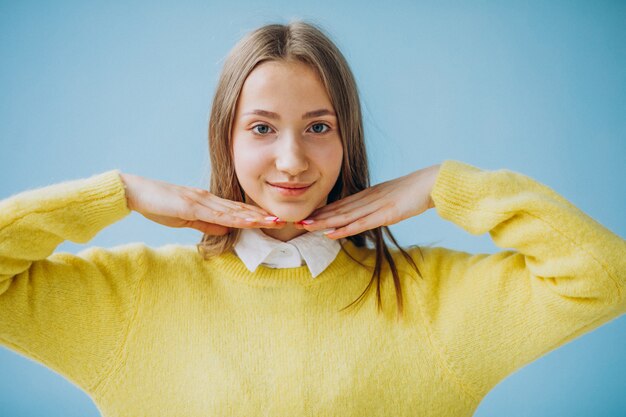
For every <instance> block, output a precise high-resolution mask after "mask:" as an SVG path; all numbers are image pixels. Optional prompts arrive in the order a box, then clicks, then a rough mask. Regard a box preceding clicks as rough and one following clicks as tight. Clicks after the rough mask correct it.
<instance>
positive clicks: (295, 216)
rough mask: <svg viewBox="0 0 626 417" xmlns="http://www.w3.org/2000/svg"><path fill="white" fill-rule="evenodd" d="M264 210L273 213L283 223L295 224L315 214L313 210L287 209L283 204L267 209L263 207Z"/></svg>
mask: <svg viewBox="0 0 626 417" xmlns="http://www.w3.org/2000/svg"><path fill="white" fill-rule="evenodd" d="M263 209H264V210H266V211H268V212H270V213H272V214H273V215H274V216H278V218H279V219H281V220H283V221H286V222H294V223H295V222H299V221H300V220H304V219H306V218H307V217H308V216H309V215H310V214H311V213H313V210H312V209H307V208H300V209H294V208H289V207H285V205H283V204H275V205H269V206H267V207H263Z"/></svg>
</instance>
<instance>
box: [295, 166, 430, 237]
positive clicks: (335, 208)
mask: <svg viewBox="0 0 626 417" xmlns="http://www.w3.org/2000/svg"><path fill="white" fill-rule="evenodd" d="M440 167H441V164H437V165H432V166H430V167H427V168H423V169H420V170H418V171H415V172H412V173H410V174H407V175H404V176H402V177H400V178H396V179H394V180H390V181H385V182H383V183H380V184H377V185H374V186H372V187H369V188H366V189H364V190H362V191H359V192H358V193H356V194H352V195H350V196H348V197H346V198H343V199H341V200H337V201H334V202H332V203H330V204H327V205H325V206H323V207H320V208H319V209H317V210H315V211H313V213H311V215H310V216H309V217H308V218H307V219H306V220H313V223H312V224H310V225H306V224H302V225H296V227H297V228H299V229H300V228H304V229H306V230H307V231H310V232H313V231H316V230H322V229H332V228H334V229H335V231H333V232H331V233H328V234H326V236H327V237H329V238H331V239H338V238H342V237H346V236H351V235H356V234H358V233H361V232H363V231H366V230H369V229H374V228H376V227H379V226H389V225H391V224H395V223H398V222H400V221H402V220H404V219H408V218H409V217H413V216H417V215H418V214H421V213H423V212H425V211H426V210H428V209H429V208H433V207H435V205H434V203H433V200H432V198H431V197H430V193H431V191H432V188H433V185H434V183H435V178H436V177H437V173H438V172H439V168H440Z"/></svg>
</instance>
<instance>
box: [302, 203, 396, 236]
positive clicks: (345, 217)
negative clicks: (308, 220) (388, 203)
mask: <svg viewBox="0 0 626 417" xmlns="http://www.w3.org/2000/svg"><path fill="white" fill-rule="evenodd" d="M383 206H384V203H383V202H381V201H380V200H378V201H376V200H375V201H363V202H362V203H361V205H360V206H358V207H354V208H352V209H350V210H349V211H347V212H344V211H343V210H342V212H341V213H336V212H330V213H327V214H326V215H324V216H321V217H318V216H312V218H313V220H314V221H313V223H312V224H310V225H304V227H305V229H306V230H308V231H311V232H312V231H316V230H322V229H329V228H337V227H342V226H345V225H347V224H349V223H352V222H354V221H356V220H357V219H359V218H361V217H365V216H367V215H369V214H371V213H373V212H376V211H378V210H380V209H381V208H382V207H383Z"/></svg>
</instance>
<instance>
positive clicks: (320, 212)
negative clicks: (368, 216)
mask: <svg viewBox="0 0 626 417" xmlns="http://www.w3.org/2000/svg"><path fill="white" fill-rule="evenodd" d="M375 199H377V197H376V196H375V195H373V194H372V193H371V188H367V189H365V190H363V191H359V192H358V193H356V194H352V195H349V196H348V197H344V198H342V199H341V200H337V201H333V202H332V203H330V204H327V205H325V206H322V207H320V208H319V209H317V210H315V211H313V213H311V216H309V218H314V219H317V218H324V217H325V216H328V215H329V214H333V213H337V211H343V212H345V211H350V210H352V209H354V208H356V207H360V206H362V205H363V204H369V203H370V202H371V201H373V200H375Z"/></svg>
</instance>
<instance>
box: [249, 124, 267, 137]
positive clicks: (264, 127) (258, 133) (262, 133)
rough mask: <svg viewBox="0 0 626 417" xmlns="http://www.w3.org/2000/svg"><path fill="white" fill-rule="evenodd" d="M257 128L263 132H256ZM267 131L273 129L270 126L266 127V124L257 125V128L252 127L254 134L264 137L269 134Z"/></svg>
mask: <svg viewBox="0 0 626 417" xmlns="http://www.w3.org/2000/svg"><path fill="white" fill-rule="evenodd" d="M257 127H260V128H263V129H262V130H261V131H256V130H254V129H256V128H257ZM265 129H271V128H270V127H269V126H268V125H265V124H258V125H255V126H253V127H252V132H253V133H255V134H257V135H261V136H263V135H266V134H267V133H269V132H267V131H266V130H265Z"/></svg>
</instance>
